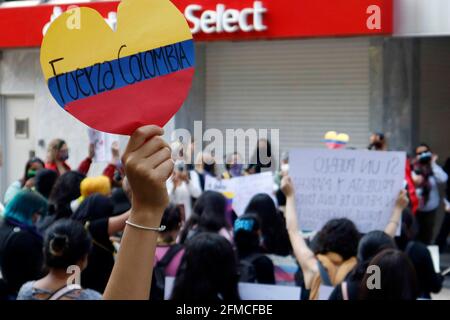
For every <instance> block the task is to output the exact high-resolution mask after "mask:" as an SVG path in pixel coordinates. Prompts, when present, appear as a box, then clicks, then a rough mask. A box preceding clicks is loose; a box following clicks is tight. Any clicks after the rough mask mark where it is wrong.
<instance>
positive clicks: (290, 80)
mask: <svg viewBox="0 0 450 320" xmlns="http://www.w3.org/2000/svg"><path fill="white" fill-rule="evenodd" d="M408 1H409V2H408ZM411 1H415V0H407V1H403V0H295V1H292V0H258V1H257V0H222V1H219V0H173V1H172V2H173V3H174V5H175V6H177V7H178V9H179V10H180V11H182V12H183V13H184V14H185V17H186V19H187V20H188V22H189V24H190V26H191V30H192V31H193V34H194V38H195V40H196V41H197V45H196V61H197V66H196V77H195V79H194V84H193V87H192V90H191V94H190V97H189V98H188V100H187V101H186V103H185V106H184V107H183V108H182V109H181V110H180V111H179V112H178V114H177V115H176V117H175V119H174V120H173V121H171V122H170V123H169V125H168V126H167V129H168V130H167V131H168V132H170V131H171V129H174V128H188V129H192V125H193V121H195V120H201V121H203V123H204V128H208V127H214V128H218V129H220V130H224V129H226V128H243V129H246V128H250V127H252V128H279V129H280V150H281V151H283V150H288V149H290V148H293V147H322V146H323V143H322V138H323V134H324V133H325V132H326V131H328V130H335V131H338V132H345V133H348V134H349V135H350V145H351V146H354V147H365V145H366V143H367V139H368V136H369V134H370V132H371V131H384V132H385V133H386V134H387V136H388V139H389V140H390V146H391V147H392V148H393V149H401V150H410V149H411V147H412V146H413V145H414V144H415V143H416V142H417V141H419V140H426V141H428V142H430V143H431V144H433V143H434V142H433V141H436V142H435V146H436V147H435V149H437V151H438V152H440V153H441V154H442V153H443V151H441V150H446V147H447V146H446V145H445V143H441V142H440V139H439V137H438V136H433V134H432V133H431V132H432V130H425V129H423V130H419V129H418V128H419V127H420V126H421V127H422V128H426V126H427V125H428V123H430V122H432V121H434V123H436V124H437V127H438V128H439V129H436V132H439V133H440V134H441V135H442V134H446V132H447V131H448V126H446V125H445V123H444V122H443V121H444V120H445V119H446V116H445V115H444V112H447V113H445V114H448V111H442V110H443V109H442V108H444V107H443V104H442V103H441V102H442V101H448V102H449V105H450V96H449V97H447V96H445V94H444V93H443V92H445V90H441V89H439V88H443V87H444V86H445V85H447V86H448V82H449V81H450V79H447V78H448V77H450V63H447V62H446V60H445V52H447V51H445V50H449V51H448V52H450V43H448V39H449V38H446V39H419V38H397V37H395V29H396V27H395V25H396V20H395V19H397V18H398V16H399V15H398V11H399V10H398V8H396V7H397V6H398V4H399V3H400V2H404V3H410V2H411ZM432 1H440V0H432ZM118 4H119V2H118V1H101V2H87V3H78V4H75V5H78V6H88V7H91V8H94V9H96V10H97V11H98V12H99V13H100V14H101V15H102V16H103V17H104V18H105V21H106V22H107V23H108V24H109V25H110V26H111V27H112V28H113V29H114V27H115V24H116V22H117V18H118V16H117V6H118ZM9 5H10V4H9ZM70 5H71V4H51V3H50V4H41V5H34V6H24V7H5V6H0V143H1V149H2V150H3V162H4V164H3V167H0V191H2V190H1V189H2V188H5V186H6V185H7V184H9V183H10V182H11V181H12V180H13V179H16V178H17V177H18V176H20V173H21V171H22V163H24V161H25V160H24V159H26V158H27V157H28V154H36V155H38V156H40V157H45V149H46V146H47V144H48V142H49V140H50V139H51V138H54V137H59V136H60V137H63V138H65V139H66V140H67V142H68V144H69V146H70V148H71V161H72V164H73V165H76V164H77V163H78V162H79V161H80V160H81V159H82V158H83V157H84V156H85V153H86V145H87V144H88V137H87V133H86V132H85V131H86V130H85V129H86V128H85V127H84V126H82V125H80V124H79V123H77V122H76V121H74V120H73V119H72V118H71V117H70V116H69V115H67V114H66V113H64V112H62V111H61V110H59V108H58V106H57V104H56V102H54V101H53V99H52V97H51V96H50V94H49V92H48V89H47V87H46V84H45V82H44V80H43V78H42V75H41V71H40V65H39V46H40V43H41V40H42V37H43V33H44V31H45V28H46V26H47V27H48V24H49V23H50V21H51V20H52V19H54V18H56V17H57V16H58V14H60V13H61V12H63V11H64V10H66V9H67V8H68V7H69V6H70ZM72 5H73V4H72ZM119 19H120V14H119ZM393 34H394V36H393ZM436 48H438V49H436ZM436 50H438V51H439V52H441V53H440V55H438V56H437V58H436V55H434V53H435V51H436ZM435 65H439V68H441V69H443V70H444V72H442V73H441V72H434V71H433V70H435V69H436V66H435ZM446 68H448V69H446ZM418 69H420V72H419V71H418ZM445 70H448V72H446V71H445ZM446 74H448V75H449V76H448V77H447V76H446ZM424 75H425V76H424ZM446 77H447V78H446ZM424 79H425V80H424ZM436 79H437V80H436ZM447 80H448V81H447ZM446 81H447V82H446ZM436 82H439V83H438V85H436ZM430 83H433V84H435V86H432V85H430ZM430 90H431V91H433V90H435V91H436V92H433V93H432V94H430ZM447 91H448V90H447ZM416 92H419V93H417V94H416ZM418 96H421V97H422V98H421V100H420V101H419V98H418ZM423 101H425V102H423ZM422 104H423V105H422ZM17 106H18V107H17ZM21 106H22V107H21ZM25 106H26V107H25ZM425 107H426V108H428V109H427V110H429V112H428V111H427V112H422V111H423V110H422V111H420V109H423V108H425ZM433 110H434V111H433ZM419 111H420V112H419ZM419 113H420V114H421V115H422V118H423V117H424V115H425V117H427V115H428V114H430V116H429V117H428V118H427V119H426V120H423V121H422V120H418V114H419ZM447 118H448V117H447ZM16 119H19V120H26V121H25V122H21V123H22V124H23V123H27V125H28V126H29V128H28V129H29V130H28V132H29V134H28V138H27V139H28V140H26V139H23V137H22V138H20V137H21V136H20V135H17V134H16V133H17V122H16V121H15V120H16ZM440 119H444V120H442V121H441V120H440ZM439 121H441V122H442V123H440V122H439ZM445 130H447V131H445ZM447 149H448V148H447ZM10 155H14V157H13V156H10ZM449 155H450V154H449ZM445 156H447V155H446V154H442V157H445ZM102 167H103V164H100V165H99V170H100V169H101V168H102ZM95 170H96V168H95V167H94V170H93V171H92V172H93V173H95V172H96V171H95Z"/></svg>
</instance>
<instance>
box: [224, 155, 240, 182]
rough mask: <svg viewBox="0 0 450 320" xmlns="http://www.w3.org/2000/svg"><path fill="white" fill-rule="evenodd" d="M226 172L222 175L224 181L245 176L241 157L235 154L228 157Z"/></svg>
mask: <svg viewBox="0 0 450 320" xmlns="http://www.w3.org/2000/svg"><path fill="white" fill-rule="evenodd" d="M225 169H226V171H225V172H223V173H222V179H231V178H236V177H240V176H242V175H243V174H244V165H243V164H242V158H241V155H240V154H239V153H238V152H234V153H231V154H229V155H228V157H227V159H226V163H225Z"/></svg>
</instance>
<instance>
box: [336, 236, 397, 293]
mask: <svg viewBox="0 0 450 320" xmlns="http://www.w3.org/2000/svg"><path fill="white" fill-rule="evenodd" d="M395 248H396V245H395V242H394V240H393V239H392V238H391V237H390V236H389V235H387V234H386V233H385V232H383V231H379V230H377V231H371V232H369V233H367V234H365V235H364V236H363V237H362V238H361V240H360V241H359V245H358V255H357V259H358V263H357V265H356V266H355V268H354V269H353V271H351V272H350V273H349V275H348V276H347V277H346V279H345V281H343V282H342V283H340V284H339V285H337V286H336V287H335V288H334V290H333V292H332V293H331V296H330V298H329V300H358V297H359V289H360V283H361V281H362V279H363V278H364V276H365V275H366V271H367V267H368V266H369V262H370V261H371V260H372V259H373V257H375V256H376V255H377V254H378V253H379V252H381V251H383V250H385V249H395Z"/></svg>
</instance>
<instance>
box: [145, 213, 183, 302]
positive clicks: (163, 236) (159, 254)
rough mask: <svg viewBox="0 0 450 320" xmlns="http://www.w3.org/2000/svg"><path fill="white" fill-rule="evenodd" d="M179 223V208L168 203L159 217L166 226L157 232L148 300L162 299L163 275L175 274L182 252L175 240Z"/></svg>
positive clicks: (181, 247) (179, 226) (180, 246)
mask: <svg viewBox="0 0 450 320" xmlns="http://www.w3.org/2000/svg"><path fill="white" fill-rule="evenodd" d="M181 223H182V222H181V210H180V208H179V207H178V206H176V205H175V204H169V206H168V207H167V208H166V210H164V214H163V217H162V219H161V224H162V225H164V226H166V228H165V230H164V231H161V232H160V233H159V234H158V242H157V246H156V251H155V260H154V267H153V281H152V289H151V291H150V300H163V298H164V295H163V294H164V287H165V277H175V275H176V274H177V270H178V267H179V266H180V263H181V258H182V257H183V254H184V248H183V246H182V245H181V244H178V243H177V242H176V241H177V237H178V233H179V231H180V228H181Z"/></svg>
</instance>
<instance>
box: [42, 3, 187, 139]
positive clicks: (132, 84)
mask: <svg viewBox="0 0 450 320" xmlns="http://www.w3.org/2000/svg"><path fill="white" fill-rule="evenodd" d="M117 15H118V16H117V21H118V23H117V28H116V31H113V30H112V29H111V28H110V26H109V25H107V24H106V22H105V21H104V19H103V18H102V16H101V15H100V14H99V13H98V12H97V11H95V10H93V9H90V8H86V7H81V8H78V7H73V8H71V9H69V10H68V11H66V12H65V13H63V14H62V15H61V16H59V17H58V18H57V19H56V20H55V21H53V23H52V24H51V25H50V27H49V29H48V31H47V33H46V35H45V37H44V39H43V42H42V46H41V67H42V70H43V73H44V77H45V79H46V81H47V83H48V87H49V89H50V92H51V94H52V96H53V97H54V98H55V100H56V101H57V102H58V104H59V105H60V106H61V107H63V108H64V109H65V110H66V111H67V112H69V113H70V114H72V115H73V116H74V117H76V118H77V119H79V120H80V121H82V122H83V123H85V124H87V125H88V126H90V127H92V128H95V129H97V130H100V131H104V132H109V133H117V134H128V135H129V134H131V133H133V131H134V130H135V129H136V128H138V127H140V126H142V125H147V124H156V125H159V126H163V125H165V124H166V123H167V121H169V119H170V118H171V117H172V116H173V115H174V114H175V113H176V112H177V111H178V109H179V108H180V107H181V105H182V104H183V102H184V100H185V99H186V97H187V95H188V92H189V89H190V86H191V83H192V78H193V75H194V64H195V57H194V43H193V40H192V35H191V32H190V30H189V26H188V24H187V22H186V20H185V18H184V16H183V14H182V13H181V12H179V11H178V9H177V8H176V7H175V6H174V5H173V4H172V3H171V2H170V1H169V0H123V1H122V3H121V4H120V5H119V8H118V13H117Z"/></svg>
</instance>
